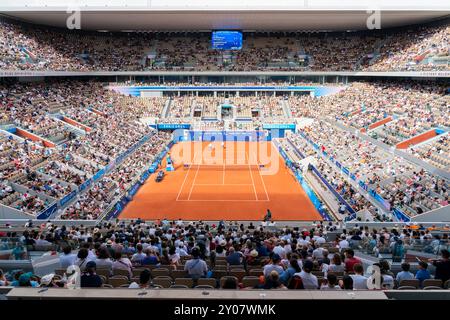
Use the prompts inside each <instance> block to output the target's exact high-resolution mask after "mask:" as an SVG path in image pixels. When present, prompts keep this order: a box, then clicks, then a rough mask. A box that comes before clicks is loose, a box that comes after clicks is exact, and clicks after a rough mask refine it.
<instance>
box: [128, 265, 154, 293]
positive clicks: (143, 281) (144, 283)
mask: <svg viewBox="0 0 450 320" xmlns="http://www.w3.org/2000/svg"><path fill="white" fill-rule="evenodd" d="M150 278H151V277H150V270H148V269H144V270H142V271H141V273H140V274H139V283H136V282H132V283H131V284H130V286H129V287H128V288H130V289H147V288H149V287H150Z"/></svg>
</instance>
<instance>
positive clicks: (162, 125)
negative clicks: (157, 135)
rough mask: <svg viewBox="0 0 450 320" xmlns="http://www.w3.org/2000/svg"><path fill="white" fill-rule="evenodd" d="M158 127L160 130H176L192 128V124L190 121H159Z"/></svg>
mask: <svg viewBox="0 0 450 320" xmlns="http://www.w3.org/2000/svg"><path fill="white" fill-rule="evenodd" d="M153 127H154V126H153ZM156 128H157V129H158V130H176V129H187V130H189V129H190V128H191V125H190V124H189V123H158V124H157V125H156Z"/></svg>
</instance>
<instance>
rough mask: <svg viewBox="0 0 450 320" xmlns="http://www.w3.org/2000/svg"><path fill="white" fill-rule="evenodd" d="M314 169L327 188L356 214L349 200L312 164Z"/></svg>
mask: <svg viewBox="0 0 450 320" xmlns="http://www.w3.org/2000/svg"><path fill="white" fill-rule="evenodd" d="M310 167H311V168H312V171H313V172H314V173H315V174H316V175H317V176H318V177H319V178H320V180H322V182H323V183H324V184H325V185H326V186H327V188H328V189H329V190H330V191H331V192H332V193H333V194H334V196H335V197H336V198H337V199H338V200H339V201H340V202H341V203H343V204H344V205H345V207H346V208H347V210H348V211H349V212H350V213H351V214H352V215H353V214H355V213H356V212H355V210H353V208H352V207H351V206H350V205H349V204H348V202H347V201H346V200H345V199H344V198H343V197H342V196H341V195H340V194H339V193H338V192H337V191H336V190H335V189H334V188H333V187H332V186H331V185H330V184H329V183H328V181H327V180H326V179H325V178H324V177H323V176H322V175H321V174H320V172H319V170H317V169H316V167H314V166H313V165H310Z"/></svg>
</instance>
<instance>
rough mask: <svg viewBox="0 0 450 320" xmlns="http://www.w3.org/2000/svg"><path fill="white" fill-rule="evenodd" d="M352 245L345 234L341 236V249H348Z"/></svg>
mask: <svg viewBox="0 0 450 320" xmlns="http://www.w3.org/2000/svg"><path fill="white" fill-rule="evenodd" d="M349 247H350V244H349V243H348V241H347V238H346V237H345V236H343V237H342V238H341V241H339V249H341V251H342V250H343V249H348V248H349Z"/></svg>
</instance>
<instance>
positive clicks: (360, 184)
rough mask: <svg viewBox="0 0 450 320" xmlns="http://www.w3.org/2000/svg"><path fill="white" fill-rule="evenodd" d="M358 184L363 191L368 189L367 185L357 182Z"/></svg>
mask: <svg viewBox="0 0 450 320" xmlns="http://www.w3.org/2000/svg"><path fill="white" fill-rule="evenodd" d="M358 184H359V186H360V187H361V188H363V189H364V190H366V191H367V190H368V187H367V185H366V184H365V183H364V181H361V180H360V181H358Z"/></svg>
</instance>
